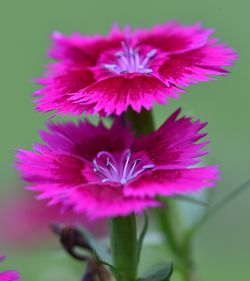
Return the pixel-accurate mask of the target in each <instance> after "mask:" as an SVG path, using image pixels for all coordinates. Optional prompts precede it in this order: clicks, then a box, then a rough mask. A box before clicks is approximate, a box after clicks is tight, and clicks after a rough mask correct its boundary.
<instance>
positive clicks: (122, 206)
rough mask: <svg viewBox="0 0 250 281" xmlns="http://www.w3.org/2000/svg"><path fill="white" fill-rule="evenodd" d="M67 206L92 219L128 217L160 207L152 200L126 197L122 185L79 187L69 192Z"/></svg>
mask: <svg viewBox="0 0 250 281" xmlns="http://www.w3.org/2000/svg"><path fill="white" fill-rule="evenodd" d="M67 204H69V205H72V207H73V208H74V210H75V211H76V212H79V213H87V214H88V215H89V216H90V217H91V218H93V219H94V218H101V217H114V216H127V215H129V214H131V213H141V212H142V211H143V210H144V209H145V208H149V207H151V208H152V207H160V206H161V204H160V203H159V202H157V201H155V200H152V199H147V198H144V199H141V198H140V199H137V198H133V197H125V196H124V194H123V188H122V186H120V185H114V184H113V185H111V184H110V185H109V184H96V185H87V186H84V187H82V188H81V187H79V188H78V189H76V190H74V191H73V192H69V197H68V199H67Z"/></svg>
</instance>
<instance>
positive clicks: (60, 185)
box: [17, 22, 237, 218]
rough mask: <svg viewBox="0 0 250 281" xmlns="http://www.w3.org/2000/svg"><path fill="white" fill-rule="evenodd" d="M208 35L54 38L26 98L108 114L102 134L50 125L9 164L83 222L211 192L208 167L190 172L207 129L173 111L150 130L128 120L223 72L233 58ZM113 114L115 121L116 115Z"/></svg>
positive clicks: (46, 106) (119, 33) (159, 31)
mask: <svg viewBox="0 0 250 281" xmlns="http://www.w3.org/2000/svg"><path fill="white" fill-rule="evenodd" d="M212 33H213V30H212V29H204V28H202V27H201V25H200V24H194V25H192V26H182V25H181V24H179V23H177V22H170V23H167V24H163V25H159V26H155V27H154V28H152V29H150V30H148V29H139V30H137V31H131V30H130V28H126V29H125V30H120V29H119V28H118V27H117V26H115V27H114V28H113V29H112V30H111V32H110V33H109V34H108V35H107V36H101V35H94V36H85V35H81V34H78V33H74V34H72V35H70V36H65V35H63V34H61V33H59V32H56V33H54V34H53V35H52V40H53V44H52V47H51V48H50V50H49V56H50V57H51V58H53V59H55V60H56V62H54V63H52V64H50V65H49V66H48V69H47V72H46V75H45V77H43V78H37V79H36V81H37V82H38V83H40V84H42V85H43V88H41V89H39V90H37V91H36V92H35V93H34V95H35V96H37V99H36V100H35V101H36V102H37V105H36V108H37V110H38V111H40V112H48V111H55V115H56V114H62V115H65V114H71V115H75V114H78V115H79V114H82V113H86V114H95V113H98V114H99V116H100V117H104V116H109V115H112V116H113V117H114V119H115V120H114V122H113V124H112V126H111V127H110V128H106V127H105V126H104V125H103V123H102V122H100V123H99V124H98V125H97V126H94V125H92V124H91V123H89V122H88V121H79V122H78V124H75V123H73V122H67V123H49V124H48V131H42V132H41V133H40V135H41V138H42V140H43V141H44V144H38V145H35V146H34V150H35V151H34V152H32V151H26V150H19V151H18V153H17V158H18V161H17V167H18V169H19V170H20V171H21V174H22V177H23V178H24V179H25V180H26V181H28V182H29V183H30V185H29V186H28V187H27V188H28V189H31V190H35V191H37V192H38V193H39V195H38V198H39V199H48V200H49V204H50V205H53V204H57V203H60V204H63V205H64V207H65V208H66V209H67V208H70V209H73V210H74V211H76V212H79V213H86V214H87V215H88V216H89V217H92V218H100V217H116V216H127V215H129V214H130V213H140V212H141V211H143V210H144V209H145V208H149V207H160V206H161V203H160V202H159V201H158V199H157V198H158V196H173V195H176V194H183V193H190V192H195V191H198V190H200V189H202V188H205V187H211V186H213V185H214V184H215V181H216V179H217V178H218V169H217V167H215V166H205V167H200V166H198V167H197V166H196V164H197V163H198V162H200V161H201V156H202V155H204V154H206V153H207V151H206V150H205V151H204V150H202V149H203V147H204V146H205V145H206V144H207V142H199V141H200V140H201V139H202V138H203V137H204V136H205V135H206V134H205V133H201V132H200V131H201V130H202V129H203V128H204V127H205V125H206V123H201V122H200V121H193V120H192V119H191V118H190V117H185V116H184V117H179V114H180V110H177V111H176V112H175V113H173V114H172V115H171V116H170V117H169V118H168V119H167V120H166V122H165V123H164V124H163V125H162V126H161V127H160V128H159V129H158V130H156V131H154V132H151V133H150V134H148V135H143V136H138V132H133V130H132V128H130V125H128V122H127V121H128V120H126V118H127V115H125V114H124V113H125V112H126V111H127V110H128V108H129V107H130V108H131V109H132V110H133V111H135V112H137V113H140V111H141V110H142V109H146V110H150V108H151V107H152V106H153V104H154V102H158V103H160V104H164V103H166V102H167V100H168V98H178V93H179V92H183V91H184V89H185V87H187V86H188V85H190V84H193V83H198V82H200V81H208V80H211V79H214V78H212V76H214V75H226V74H227V73H228V70H227V69H225V67H226V66H229V65H231V64H232V61H233V60H234V59H236V57H237V55H236V53H235V51H234V50H232V49H230V48H229V47H227V46H226V45H225V44H221V43H220V42H219V40H218V39H217V38H211V37H210V36H211V35H212ZM119 115H121V116H119Z"/></svg>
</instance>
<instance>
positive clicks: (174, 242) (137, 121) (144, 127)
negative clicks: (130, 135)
mask: <svg viewBox="0 0 250 281" xmlns="http://www.w3.org/2000/svg"><path fill="white" fill-rule="evenodd" d="M125 118H126V119H127V120H129V121H130V122H131V123H132V127H133V129H134V130H135V131H136V133H137V134H148V133H150V132H152V131H153V130H154V120H153V115H152V112H151V111H146V110H144V109H143V110H142V111H141V113H140V114H138V113H136V112H134V111H132V110H129V111H128V112H127V113H126V115H125ZM164 203H166V206H167V207H166V208H162V209H156V211H155V216H156V219H157V222H158V226H159V228H160V230H161V232H162V234H163V236H164V238H165V241H166V245H167V247H168V248H169V249H170V251H171V252H172V254H173V256H174V257H175V259H176V261H177V268H178V270H179V272H180V273H181V275H182V277H183V280H184V281H196V280H197V279H196V277H195V272H194V266H193V261H192V241H191V240H189V239H185V233H184V230H183V229H182V227H181V222H180V220H179V219H178V216H177V210H176V206H174V202H172V201H171V200H167V199H164Z"/></svg>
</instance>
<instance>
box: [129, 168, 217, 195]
mask: <svg viewBox="0 0 250 281" xmlns="http://www.w3.org/2000/svg"><path fill="white" fill-rule="evenodd" d="M217 179H218V168H217V167H215V166H207V167H202V168H192V169H173V170H167V169H166V170H157V171H152V172H148V173H147V175H146V174H144V175H143V176H141V177H139V178H137V179H135V180H134V181H131V182H129V183H128V184H127V185H126V186H125V189H124V193H125V195H126V196H136V197H138V196H140V197H143V198H144V197H145V196H149V197H154V196H157V195H162V196H173V195H176V194H187V193H192V192H197V191H199V190H201V189H203V188H205V187H212V186H214V185H215V181H216V180H217Z"/></svg>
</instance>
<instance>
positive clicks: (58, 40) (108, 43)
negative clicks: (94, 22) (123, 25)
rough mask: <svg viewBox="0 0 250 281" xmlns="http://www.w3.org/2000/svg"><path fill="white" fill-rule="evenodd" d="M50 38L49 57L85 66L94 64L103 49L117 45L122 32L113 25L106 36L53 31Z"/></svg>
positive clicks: (120, 39)
mask: <svg viewBox="0 0 250 281" xmlns="http://www.w3.org/2000/svg"><path fill="white" fill-rule="evenodd" d="M51 38H52V40H53V44H52V46H51V48H50V50H49V56H50V57H52V58H54V59H57V60H62V61H64V62H69V63H77V64H81V65H82V66H84V67H86V66H92V65H94V64H95V63H96V61H97V59H98V57H99V55H100V54H101V53H102V52H104V51H105V50H107V49H112V48H117V47H119V46H120V44H121V41H122V40H124V34H123V33H122V32H121V31H120V30H119V28H117V27H115V28H113V29H112V30H111V32H110V34H108V35H107V36H103V35H92V36H85V35H82V34H80V33H73V34H71V35H64V34H62V33H60V32H54V33H53V34H52V36H51Z"/></svg>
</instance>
